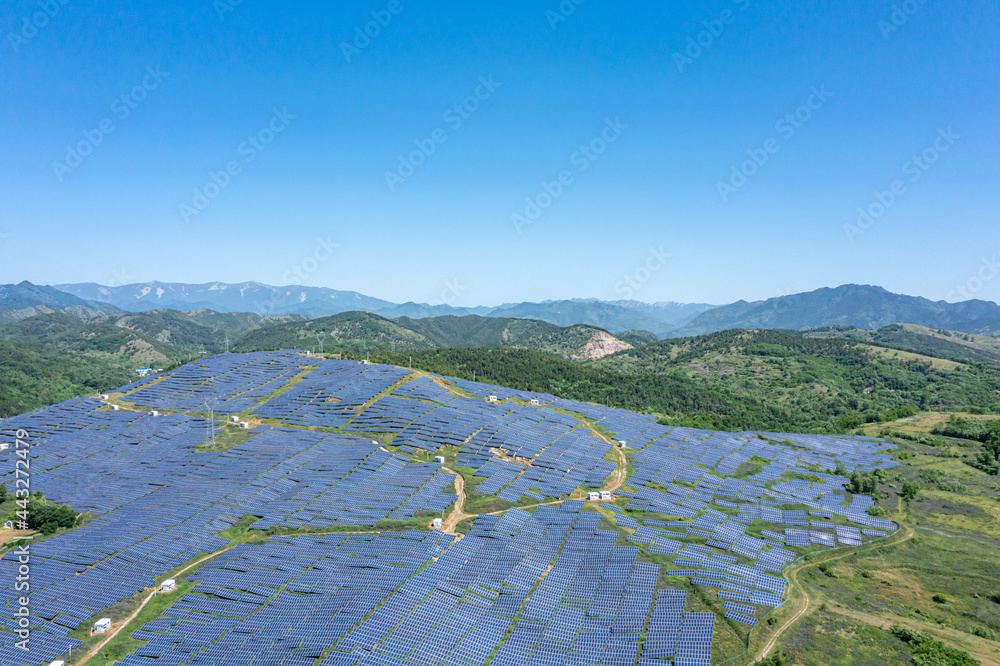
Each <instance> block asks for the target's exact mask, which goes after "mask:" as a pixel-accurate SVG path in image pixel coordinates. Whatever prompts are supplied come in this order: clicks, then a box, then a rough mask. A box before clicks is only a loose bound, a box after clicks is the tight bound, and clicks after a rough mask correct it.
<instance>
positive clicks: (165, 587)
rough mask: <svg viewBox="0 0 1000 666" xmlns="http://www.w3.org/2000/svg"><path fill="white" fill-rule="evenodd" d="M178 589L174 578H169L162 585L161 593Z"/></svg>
mask: <svg viewBox="0 0 1000 666" xmlns="http://www.w3.org/2000/svg"><path fill="white" fill-rule="evenodd" d="M176 587H177V583H176V581H174V579H173V578H168V579H167V580H165V581H163V582H162V583H161V584H160V592H170V591H171V590H173V589H174V588H176Z"/></svg>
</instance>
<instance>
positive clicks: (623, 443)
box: [618, 439, 628, 449]
mask: <svg viewBox="0 0 1000 666" xmlns="http://www.w3.org/2000/svg"><path fill="white" fill-rule="evenodd" d="M626 444H628V442H626V441H625V440H624V439H619V440H618V446H620V447H621V448H623V449H624V448H625V445H626Z"/></svg>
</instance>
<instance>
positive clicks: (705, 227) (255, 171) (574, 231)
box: [0, 0, 1000, 306]
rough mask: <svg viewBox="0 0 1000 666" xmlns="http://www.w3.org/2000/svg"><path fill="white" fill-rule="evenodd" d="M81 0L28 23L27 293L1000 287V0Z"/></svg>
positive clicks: (14, 254) (23, 165)
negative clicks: (217, 286) (168, 0)
mask: <svg viewBox="0 0 1000 666" xmlns="http://www.w3.org/2000/svg"><path fill="white" fill-rule="evenodd" d="M56 4H58V7H57V9H56V10H54V12H53V15H52V16H50V17H48V18H47V20H46V21H45V23H44V25H35V22H38V21H37V20H36V19H35V18H34V17H35V15H36V12H37V11H38V10H39V5H38V3H37V2H26V1H23V0H12V2H9V3H7V9H8V11H7V12H6V13H5V16H4V18H3V19H2V20H0V30H2V42H3V43H2V44H0V50H3V57H4V60H5V62H6V63H8V66H6V67H4V68H3V69H2V70H0V81H2V84H3V88H4V90H5V91H6V92H7V95H5V97H4V100H3V101H2V102H0V119H2V121H3V125H4V127H5V128H7V129H8V131H7V132H4V133H3V135H2V138H0V141H2V142H3V143H2V146H3V148H2V149H0V183H2V184H3V185H2V186H0V205H2V210H3V215H2V216H0V283H10V282H20V281H21V280H30V281H31V282H33V283H36V284H57V283H76V282H96V283H100V284H105V285H114V284H125V283H132V282H145V281H150V280H160V281H164V282H187V283H203V282H211V281H222V282H230V283H234V282H241V281H246V280H255V281H259V282H262V283H265V284H274V285H287V284H305V285H311V286H323V287H330V288H335V289H342V290H354V291H358V292H361V293H363V294H366V295H370V296H375V297H378V298H382V299H386V300H390V301H394V302H405V301H415V302H427V303H435V302H441V301H442V294H444V293H446V292H447V293H451V294H452V296H451V298H450V300H449V302H448V304H450V305H455V306H476V305H491V304H499V303H505V302H518V301H541V300H547V299H563V298H599V299H604V300H616V299H622V298H634V299H636V300H642V301H646V302H656V301H667V300H672V301H678V302H706V303H715V304H724V303H730V302H733V301H736V300H739V299H745V300H751V301H752V300H763V299H767V298H770V297H773V296H777V295H781V294H790V293H797V292H803V291H810V290H813V289H816V288H819V287H835V286H838V285H841V284H846V283H858V284H874V285H879V286H882V287H884V288H886V289H888V290H890V291H893V292H897V293H903V294H911V295H919V296H924V297H926V298H930V299H932V300H941V299H944V300H950V301H956V300H966V299H967V298H979V299H984V300H992V301H1000V264H998V263H997V255H998V253H1000V233H998V229H1000V224H998V223H1000V187H998V183H997V168H996V167H997V160H996V156H997V154H1000V124H998V123H997V122H996V118H997V112H998V110H1000V108H998V107H1000V90H998V88H997V86H996V82H997V81H998V80H1000V71H998V69H1000V66H998V64H997V63H1000V57H998V56H1000V39H998V37H1000V34H998V33H1000V29H998V26H1000V3H998V2H996V1H993V0H991V1H990V2H981V3H976V4H975V6H956V5H955V4H953V3H952V4H942V3H919V2H913V3H893V2H875V3H869V4H866V5H865V6H863V7H854V6H851V7H844V6H837V7H820V6H814V7H804V6H795V7H787V6H779V5H777V3H757V2H752V0H721V1H717V2H713V3H710V4H708V5H706V4H703V3H696V2H681V3H673V4H672V5H671V6H670V7H657V6H644V7H639V8H632V7H630V8H628V9H627V10H625V11H623V10H622V9H621V7H615V6H612V5H608V4H602V3H597V2H582V0H580V2H579V4H577V3H576V2H574V1H573V0H567V1H566V2H562V3H561V4H560V2H558V1H556V0H550V1H548V2H532V3H528V4H527V5H525V4H524V3H522V4H521V5H519V6H517V7H510V6H488V7H474V8H472V7H467V6H464V5H460V4H459V3H454V2H445V3H437V4H435V5H433V6H430V5H421V4H418V3H413V4H411V3H410V2H407V1H406V0H379V1H375V2H366V3H362V4H356V5H352V6H328V5H327V4H324V3H319V2H311V3H300V4H299V5H298V6H296V7H293V8H288V7H273V6H269V5H266V4H265V3H254V2H239V1H237V0H217V1H216V2H214V3H213V2H205V1H199V2H194V1H191V0H182V1H181V2H179V3H173V4H171V5H169V6H160V5H134V6H130V7H129V9H128V10H127V11H126V10H122V9H118V10H105V11H104V12H101V11H95V10H94V9H91V8H88V7H84V6H82V5H77V4H74V3H66V4H59V3H56ZM903 4H906V6H907V7H908V8H909V9H912V11H910V12H902V10H901V9H898V7H899V6H902V5H903ZM894 7H897V9H894ZM901 12H902V13H901ZM26 20H27V23H25V21H26ZM26 25H27V26H28V28H27V29H26V28H25V26H26ZM32 27H34V28H35V30H31V29H30V28H32ZM366 30H367V31H368V35H366V34H365V31H366ZM699 42H700V43H699ZM629 279H631V281H632V282H633V283H634V284H635V285H637V286H635V287H633V286H629V284H628V280H629ZM449 285H451V287H449ZM449 290H450V291H449Z"/></svg>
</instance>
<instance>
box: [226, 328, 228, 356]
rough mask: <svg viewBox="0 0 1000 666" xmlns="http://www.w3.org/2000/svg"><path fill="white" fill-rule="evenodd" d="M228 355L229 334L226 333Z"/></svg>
mask: <svg viewBox="0 0 1000 666" xmlns="http://www.w3.org/2000/svg"><path fill="white" fill-rule="evenodd" d="M226 353H227V354H228V353H229V333H226Z"/></svg>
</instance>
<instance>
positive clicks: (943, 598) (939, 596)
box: [931, 593, 948, 604]
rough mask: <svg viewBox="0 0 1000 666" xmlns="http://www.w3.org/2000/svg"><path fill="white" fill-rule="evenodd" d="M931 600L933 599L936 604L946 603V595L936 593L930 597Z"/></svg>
mask: <svg viewBox="0 0 1000 666" xmlns="http://www.w3.org/2000/svg"><path fill="white" fill-rule="evenodd" d="M931 601H933V602H934V603H936V604H946V603H948V597H946V596H944V595H943V594H940V593H938V594H935V595H934V596H933V597H931Z"/></svg>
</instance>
